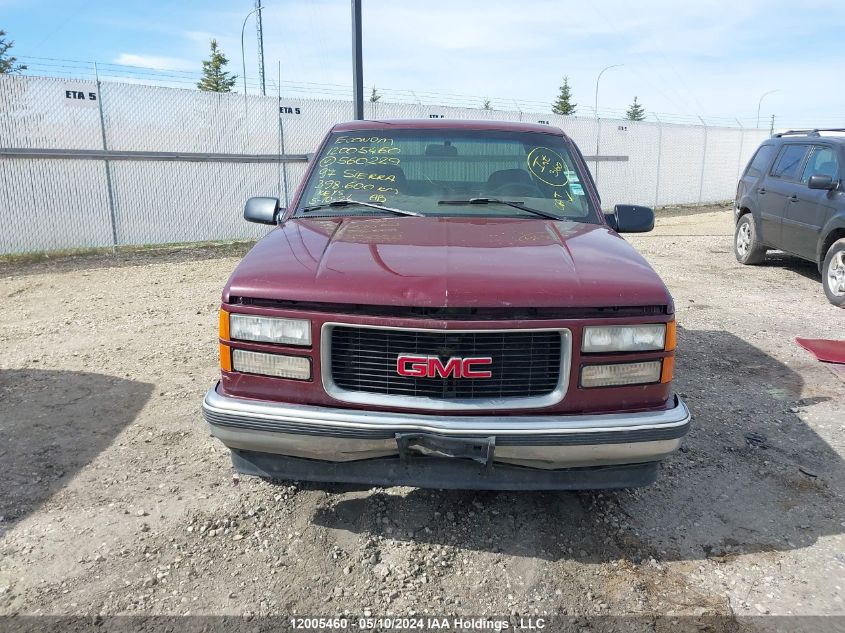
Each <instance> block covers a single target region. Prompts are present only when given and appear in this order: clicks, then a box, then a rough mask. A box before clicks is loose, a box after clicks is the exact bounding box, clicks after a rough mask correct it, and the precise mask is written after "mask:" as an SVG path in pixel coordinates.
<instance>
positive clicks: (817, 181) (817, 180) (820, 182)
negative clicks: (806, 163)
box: [807, 176, 838, 190]
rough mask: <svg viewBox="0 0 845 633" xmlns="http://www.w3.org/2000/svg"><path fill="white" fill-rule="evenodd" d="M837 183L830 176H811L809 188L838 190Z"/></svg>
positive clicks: (808, 182) (808, 183)
mask: <svg viewBox="0 0 845 633" xmlns="http://www.w3.org/2000/svg"><path fill="white" fill-rule="evenodd" d="M837 184H838V183H837V182H836V181H834V180H833V178H831V177H830V176H810V180H808V181H807V187H809V188H810V189H828V190H830V189H836V186H837Z"/></svg>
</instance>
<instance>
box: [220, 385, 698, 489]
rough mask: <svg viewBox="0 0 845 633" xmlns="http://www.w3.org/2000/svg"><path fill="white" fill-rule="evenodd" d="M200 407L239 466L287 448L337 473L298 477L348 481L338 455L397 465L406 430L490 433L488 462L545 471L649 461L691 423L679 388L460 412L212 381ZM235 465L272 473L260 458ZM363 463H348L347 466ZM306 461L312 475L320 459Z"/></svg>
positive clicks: (474, 436)
mask: <svg viewBox="0 0 845 633" xmlns="http://www.w3.org/2000/svg"><path fill="white" fill-rule="evenodd" d="M203 415H204V416H205V419H206V421H207V422H208V424H209V427H210V429H211V433H212V435H214V436H215V437H217V438H218V439H220V440H221V441H222V442H223V444H225V445H226V446H227V447H229V448H230V449H232V451H233V454H234V455H235V457H236V459H235V463H236V466H238V465H239V460H240V461H241V462H243V457H244V456H245V455H258V454H260V455H265V456H266V454H275V455H278V456H286V457H288V458H292V460H289V461H291V463H294V462H295V463H299V462H301V461H302V460H317V462H318V464H319V463H323V464H324V465H325V467H324V468H323V470H324V471H325V472H326V473H330V472H331V473H336V474H332V475H326V476H316V475H315V476H314V477H305V476H302V475H301V473H299V471H297V473H299V474H297V475H296V476H295V477H292V478H303V479H320V480H324V481H348V480H350V479H349V477H347V478H344V477H343V473H342V468H340V469H339V466H340V465H341V464H342V463H349V462H361V460H375V461H378V462H390V463H394V464H395V462H397V461H399V459H398V458H399V456H400V446H399V442H398V441H397V436H403V435H407V434H419V435H421V436H431V437H432V438H435V439H436V438H441V437H445V438H455V439H457V440H459V441H463V440H466V441H470V442H471V441H473V440H479V441H481V440H484V441H490V442H491V443H492V444H493V445H494V448H493V450H492V456H491V457H492V459H491V460H490V461H492V463H493V464H497V465H498V464H500V465H509V466H517V467H522V469H523V470H524V468H525V467H528V468H530V469H538V470H543V471H549V470H559V469H572V468H595V467H604V466H618V465H631V464H648V463H652V462H656V461H659V460H661V459H663V458H664V457H666V456H668V455H670V454H671V453H673V452H674V451H675V450H676V449H677V448H678V447H679V446H680V443H681V440H682V438H683V437H684V436H685V435H686V434H687V432H688V430H689V426H690V413H689V410H688V409H687V407H686V405H685V404H684V403H683V402H682V401H681V399H680V398H678V397H675V399H674V406H673V407H672V408H670V409H663V410H659V411H647V412H637V413H608V414H584V415H544V414H537V415H513V416H490V415H487V416H475V415H469V416H466V415H432V414H417V413H391V412H382V411H363V410H354V409H338V408H328V407H315V406H308V405H299V404H287V403H280V402H265V401H258V400H248V399H244V398H234V397H230V396H225V395H222V394H221V393H220V392H219V391H218V388H217V387H215V388H212V389H210V390H209V391H208V393H207V394H206V396H205V400H204V401H203ZM402 457H406V455H404V454H403V455H402ZM429 457H430V456H429ZM253 461H255V460H253ZM410 461H414V460H410ZM446 461H449V462H455V461H465V460H457V459H450V460H446ZM403 463H405V462H404V460H403ZM240 466H241V467H242V468H241V469H242V470H245V471H248V472H258V474H273V473H269V472H267V469H266V468H265V467H261V468H258V469H256V468H253V469H250V468H248V467H246V466H245V465H244V464H243V463H241V464H240ZM476 466H477V464H476ZM489 466H490V465H488V467H487V468H488V470H489ZM361 467H362V466H361V464H357V466H355V465H352V464H349V468H348V470H349V471H350V472H353V471H355V470H356V468H357V469H360V468H361ZM300 470H301V469H300ZM312 470H316V471H318V472H317V474H319V471H320V467H319V466H317V467H316V468H315V469H312ZM494 470H495V469H494ZM260 471H264V472H263V473H262V472H260ZM276 474H279V473H276ZM338 477H340V478H338ZM353 480H357V479H354V478H353ZM366 481H368V482H371V481H374V480H373V478H372V477H369V478H367V479H366ZM390 481H394V479H390Z"/></svg>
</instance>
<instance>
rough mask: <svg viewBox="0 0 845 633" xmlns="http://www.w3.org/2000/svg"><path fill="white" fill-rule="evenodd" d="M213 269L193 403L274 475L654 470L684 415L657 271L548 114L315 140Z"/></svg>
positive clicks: (255, 470) (381, 482) (254, 469)
mask: <svg viewBox="0 0 845 633" xmlns="http://www.w3.org/2000/svg"><path fill="white" fill-rule="evenodd" d="M244 216H245V217H246V219H247V220H250V221H252V222H260V223H264V224H269V225H273V226H274V227H275V228H274V229H273V230H271V231H270V232H269V233H268V235H267V236H266V237H264V238H263V239H262V240H260V241H259V242H258V244H256V245H255V247H254V248H253V249H252V250H251V251H250V252H249V253H248V254H247V255H246V257H244V259H243V261H241V263H240V264H239V265H238V267H237V268H236V269H235V271H234V273H232V276H231V278H230V279H229V282H228V283H227V285H226V288H225V289H224V291H223V302H222V306H221V310H220V366H221V369H222V377H221V380H220V382H219V383H218V384H217V385H216V386H215V387H213V388H212V389H211V390H209V392H208V393H207V395H206V397H205V400H204V402H203V413H204V415H205V419H206V421H207V422H208V424H209V426H210V429H211V432H212V434H213V435H214V436H215V437H217V438H219V439H220V440H221V441H222V442H223V443H224V444H225V445H226V446H227V447H229V449H231V453H232V460H233V462H234V466H235V468H236V469H237V470H238V471H240V472H242V473H247V474H253V475H259V476H263V477H271V478H280V479H294V480H311V481H330V482H353V483H360V484H367V485H377V486H388V485H410V486H422V487H429V488H466V489H504V490H516V489H578V488H613V487H623V486H624V487H628V486H640V485H646V484H649V483H651V482H653V481H654V479H655V478H656V476H657V471H658V462H659V461H660V460H661V459H662V458H664V457H666V456H667V455H669V454H671V453H672V452H673V451H675V450H676V449H677V448H678V446H679V445H680V442H681V440H682V438H683V436H684V435H685V434H686V433H687V431H688V429H689V424H690V414H689V411H688V410H687V408H686V406H685V405H684V403H683V402H682V401H681V400H680V398H678V396H676V395H675V394H674V393H673V391H672V385H671V382H672V370H673V364H674V349H675V316H674V307H673V304H672V298H671V296H670V295H669V292H668V291H667V289H666V286H665V285H664V284H663V282H662V281H661V280H660V278H659V277H658V276H657V274H656V273H655V272H654V270H652V268H651V267H650V266H649V265H648V263H646V261H645V260H644V259H643V258H642V257H641V256H640V255H639V254H638V253H637V252H636V251H635V250H634V249H633V248H632V247H631V246H630V245H629V244H628V243H627V242H626V241H625V240H624V239H623V238H621V237H620V236H619V235H618V233H623V232H641V231H649V230H651V229H652V228H653V226H654V213H653V212H652V210H651V209H648V208H646V207H637V206H632V205H617V206H616V208H615V209H614V212H613V213H612V214H604V213H602V212H601V207H600V202H599V197H598V193H597V191H596V187H595V183H594V182H593V180H592V177H591V175H590V173H589V171H588V169H587V166H586V164H585V161H584V157H583V156H582V155H581V153H580V151H579V150H578V148H577V147H576V146H575V144H574V143H573V142H572V141H571V140H570V139H569V138H568V137H567V136H566V135H565V134H563V132H562V131H561V130H559V129H557V128H554V127H550V126H547V125H530V124H522V123H505V122H498V121H484V122H473V121H444V120H442V119H440V120H409V121H357V122H354V123H345V124H341V125H337V126H335V127H334V128H333V129H332V130H331V131H330V132H329V134H328V135H327V136H326V138H325V140H324V141H323V143H322V144H321V145H320V148H319V150H318V151H317V153H316V155H315V157H314V159H313V160H312V161H311V164H310V167H309V169H308V172H307V174H306V176H305V178H304V179H303V182H302V183H301V184H300V187H299V189H298V190H297V192H296V194H295V195H294V196H293V199H292V204H291V206H290V208H288V209H280V208H279V202H278V200H277V199H275V198H252V199H250V200H249V201H248V202H247V204H246V208H245V211H244Z"/></svg>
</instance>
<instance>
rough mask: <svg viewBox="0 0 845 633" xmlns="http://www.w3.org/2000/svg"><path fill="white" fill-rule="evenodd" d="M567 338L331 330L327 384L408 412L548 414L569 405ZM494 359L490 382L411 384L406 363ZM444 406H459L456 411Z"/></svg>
mask: <svg viewBox="0 0 845 633" xmlns="http://www.w3.org/2000/svg"><path fill="white" fill-rule="evenodd" d="M570 348H571V343H570V336H569V331H568V330H561V329H539V330H535V329H524V330H474V331H466V330H425V329H405V328H382V327H362V326H358V325H354V326H353V325H342V324H326V326H325V327H324V332H323V350H322V353H323V382H324V385H325V387H326V390H327V392H328V393H329V394H330V395H332V396H334V397H336V398H338V399H340V400H346V401H352V402H358V403H370V404H374V405H378V404H387V405H393V406H403V407H409V408H462V407H466V406H469V407H470V408H490V409H496V408H520V407H531V406H534V407H537V406H548V405H550V404H554V403H555V402H558V401H559V400H560V399H561V398H562V397H563V392H564V391H565V388H566V378H567V377H568V374H569V371H568V368H569V355H570ZM403 354H409V355H414V356H436V357H438V358H440V359H441V360H443V361H447V360H448V359H449V358H452V357H459V358H467V357H479V356H481V357H489V358H490V359H492V363H491V365H489V366H487V367H485V369H489V370H490V371H491V374H492V375H491V377H490V378H474V379H473V378H457V377H452V376H450V377H448V378H441V377H439V376H437V377H434V378H431V377H408V376H401V375H399V373H398V372H397V368H396V365H397V358H398V357H399V356H400V355H403ZM446 405H454V406H452V407H450V406H446Z"/></svg>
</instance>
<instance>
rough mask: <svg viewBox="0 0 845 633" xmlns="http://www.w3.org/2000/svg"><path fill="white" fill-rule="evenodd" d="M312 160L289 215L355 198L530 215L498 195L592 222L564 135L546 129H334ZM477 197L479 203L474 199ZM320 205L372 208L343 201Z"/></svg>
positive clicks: (465, 212) (445, 212)
mask: <svg viewBox="0 0 845 633" xmlns="http://www.w3.org/2000/svg"><path fill="white" fill-rule="evenodd" d="M316 160H317V166H316V168H315V169H314V171H313V172H312V174H311V177H310V179H309V180H308V183H307V185H306V187H305V190H304V192H303V195H302V198H301V199H300V202H299V206H298V208H297V211H296V213H297V214H299V213H302V212H303V209H305V208H306V207H313V206H315V205H321V204H327V203H330V202H334V201H337V200H359V201H362V202H368V203H375V204H383V205H385V206H390V207H395V208H397V209H404V210H408V211H415V212H418V213H421V214H423V215H432V216H469V217H477V216H495V217H537V216H536V215H534V216H532V214H531V213H529V212H526V211H525V210H522V209H519V208H516V207H514V206H512V205H506V204H501V203H500V202H497V201H506V202H518V203H521V205H523V206H525V207H528V208H530V209H535V210H537V211H542V212H543V213H545V214H549V215H554V216H558V217H561V218H567V219H572V220H577V221H579V222H590V223H594V224H598V223H599V222H600V221H599V219H598V217H597V216H596V213H595V210H594V209H593V205H592V203H591V202H590V199H589V198H588V196H587V191H586V189H585V186H584V184H583V183H584V177H583V175H582V174H580V173H579V171H578V169H577V168H576V166H575V161H573V160H572V155H571V153H570V151H569V149H568V147H567V145H566V143H565V142H564V139H563V138H562V137H560V136H555V135H552V134H537V133H531V132H497V131H491V130H475V131H473V130H468V131H467V130H373V131H369V130H368V131H359V132H341V133H334V134H332V135H331V137H330V138H329V140H328V143H327V144H326V146H325V147H324V148H323V151H322V153H321V154H320V155H319V156H318V157H317V158H316ZM479 198H486V199H487V202H486V203H483V204H478V200H477V199H479ZM471 199H476V200H475V203H474V204H471V203H470V200H471ZM444 202H448V204H443V203H444ZM463 202H466V204H463ZM325 211H326V212H328V213H337V214H367V213H372V212H374V211H375V210H370V209H367V208H365V207H360V206H355V205H346V206H344V207H342V208H341V207H338V208H334V209H328V208H327V209H326V210H325Z"/></svg>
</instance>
